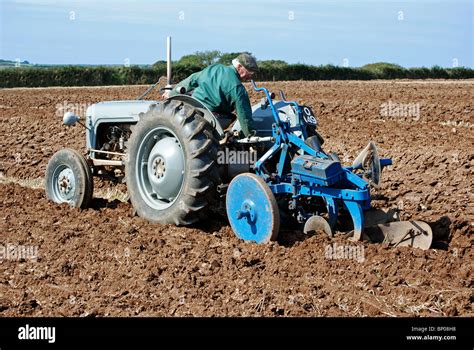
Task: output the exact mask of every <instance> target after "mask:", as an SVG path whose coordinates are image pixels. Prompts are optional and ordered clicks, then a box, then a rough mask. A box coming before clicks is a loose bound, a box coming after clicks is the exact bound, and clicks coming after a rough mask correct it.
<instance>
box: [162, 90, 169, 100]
mask: <svg viewBox="0 0 474 350" xmlns="http://www.w3.org/2000/svg"><path fill="white" fill-rule="evenodd" d="M161 98H162V99H163V100H166V99H168V98H170V91H169V90H165V92H164V93H163V95H161Z"/></svg>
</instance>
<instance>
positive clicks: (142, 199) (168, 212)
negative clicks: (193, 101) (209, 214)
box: [125, 100, 219, 225]
mask: <svg viewBox="0 0 474 350" xmlns="http://www.w3.org/2000/svg"><path fill="white" fill-rule="evenodd" d="M218 146H219V142H218V141H217V139H216V137H215V130H214V129H213V128H212V126H211V125H210V124H209V123H208V122H207V121H206V120H205V119H204V118H203V117H202V115H201V114H200V112H199V111H198V110H197V109H195V108H194V107H192V106H189V105H187V104H185V103H183V102H181V101H173V100H168V101H165V102H163V103H160V104H156V105H153V106H151V107H150V109H149V110H148V112H146V113H145V114H144V115H142V116H141V119H140V121H139V122H138V123H137V124H136V125H135V126H134V127H133V128H132V134H131V137H130V139H129V141H128V143H127V157H126V160H125V180H126V183H127V189H128V192H129V195H130V200H131V202H132V205H133V207H134V208H135V210H136V211H137V213H138V215H139V216H141V217H143V218H145V219H147V220H148V221H151V222H157V223H162V224H176V225H189V224H192V223H194V222H196V221H198V220H199V219H200V218H202V217H204V215H205V213H206V211H207V209H209V207H210V204H211V203H212V202H213V200H214V198H215V191H216V188H217V185H218V184H219V175H218V171H217V164H216V159H217V149H218Z"/></svg>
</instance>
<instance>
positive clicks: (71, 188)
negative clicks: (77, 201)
mask: <svg viewBox="0 0 474 350" xmlns="http://www.w3.org/2000/svg"><path fill="white" fill-rule="evenodd" d="M51 185H52V193H53V196H54V198H53V199H54V201H55V202H58V203H67V202H70V201H72V199H73V197H74V193H75V192H76V177H75V176H74V172H73V171H72V169H71V168H70V167H68V166H66V165H60V166H58V167H57V168H56V169H55V170H54V173H53V181H52V182H51Z"/></svg>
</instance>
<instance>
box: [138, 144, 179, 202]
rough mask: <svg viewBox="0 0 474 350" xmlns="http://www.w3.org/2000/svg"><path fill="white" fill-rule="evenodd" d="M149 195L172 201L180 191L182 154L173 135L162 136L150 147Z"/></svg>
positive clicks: (148, 162)
mask: <svg viewBox="0 0 474 350" xmlns="http://www.w3.org/2000/svg"><path fill="white" fill-rule="evenodd" d="M147 164H148V166H147V170H146V172H147V175H148V176H147V177H148V179H147V182H148V183H149V186H150V187H151V188H150V192H149V193H150V196H151V197H155V198H156V199H157V200H165V201H166V202H172V201H174V199H175V198H176V197H177V196H178V194H179V192H180V191H181V187H182V184H183V178H184V155H183V150H182V149H181V145H180V144H179V142H178V140H177V139H176V138H174V137H168V136H166V137H163V138H162V139H161V140H159V141H158V142H157V143H156V144H155V145H154V146H153V148H152V149H151V151H150V153H149V155H148V161H147Z"/></svg>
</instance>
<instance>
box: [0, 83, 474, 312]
mask: <svg viewBox="0 0 474 350" xmlns="http://www.w3.org/2000/svg"><path fill="white" fill-rule="evenodd" d="M263 85H265V86H267V87H268V88H269V89H270V90H273V91H275V92H277V91H278V89H283V90H284V91H285V92H286V96H287V98H288V99H297V100H298V101H300V102H302V103H304V104H307V105H309V106H311V107H312V108H313V110H314V112H315V113H316V115H317V118H318V122H319V130H320V132H321V134H322V135H323V136H324V138H325V140H326V142H325V144H324V146H323V147H324V149H325V150H327V151H335V152H337V153H338V155H339V157H340V158H341V160H342V161H343V162H344V163H345V164H350V163H351V162H352V160H353V159H354V157H355V156H356V155H357V154H358V153H359V151H361V150H362V149H363V148H364V147H365V145H366V144H367V143H368V142H369V141H370V140H373V141H375V143H376V144H377V145H378V147H379V149H380V153H381V156H382V157H391V158H392V159H393V163H394V165H393V166H392V167H389V168H386V169H385V171H384V174H383V184H382V188H381V189H380V190H378V191H375V192H374V193H373V197H374V202H373V203H374V205H375V206H376V207H385V208H386V207H392V208H398V209H399V210H400V214H401V219H402V220H409V219H418V220H424V221H426V222H428V223H429V224H430V225H431V226H432V228H433V231H434V234H435V236H436V237H437V241H436V242H435V243H434V248H433V249H430V250H428V251H422V250H419V249H410V248H403V247H399V248H393V249H390V248H388V247H386V246H384V245H380V244H377V245H376V244H372V245H371V244H367V243H352V242H348V241H346V240H345V239H344V238H343V237H340V236H339V237H335V238H334V239H332V240H330V239H329V238H327V237H324V236H322V235H313V236H305V235H304V234H302V233H300V232H293V231H289V230H282V231H281V232H280V236H279V239H278V241H277V242H273V243H271V244H266V245H256V244H253V243H245V242H243V241H240V240H239V239H237V238H236V237H235V236H234V234H233V232H232V230H231V229H230V227H229V225H228V224H227V222H226V221H225V219H223V218H217V217H216V218H213V217H210V218H209V220H208V221H207V222H203V223H201V224H199V225H197V226H194V227H190V228H183V227H179V228H178V227H174V226H169V225H156V224H155V225H152V224H149V223H147V222H146V221H144V220H142V219H140V218H139V217H136V216H134V215H133V210H132V207H131V205H130V204H129V203H128V202H127V201H126V195H125V193H124V192H125V191H126V187H125V186H124V185H120V186H118V187H117V188H115V187H114V186H113V184H110V183H105V182H99V181H96V183H95V185H96V188H95V191H96V196H97V198H95V199H94V201H93V204H92V208H90V209H87V210H79V209H72V208H70V207H69V206H67V205H56V204H53V203H51V202H49V201H48V200H46V198H45V194H44V191H43V189H42V188H41V186H42V177H44V173H45V167H46V164H47V162H48V159H49V158H50V157H51V156H52V155H53V153H54V152H56V151H58V150H60V149H61V148H63V147H70V148H75V149H77V150H79V151H81V152H83V151H84V149H85V137H84V129H83V128H82V127H81V126H79V125H76V126H74V127H70V128H67V127H65V126H63V125H62V123H61V122H62V113H63V112H64V110H61V108H63V107H68V105H69V107H71V106H72V107H74V108H75V110H76V111H78V112H82V113H84V111H85V108H86V107H87V105H88V104H91V103H95V102H99V101H104V100H119V99H133V98H136V97H137V96H138V95H140V93H141V92H143V91H144V89H145V88H146V87H145V86H124V87H84V88H41V89H36V88H32V89H3V90H0V135H1V138H0V142H1V146H2V147H1V148H0V198H1V202H0V315H2V316H60V315H64V316H88V315H93V316H108V315H110V316H135V315H138V316H259V315H262V316H277V315H278V316H280V315H282V316H392V315H397V316H413V315H422V316H473V315H474V310H473V302H474V294H473V276H472V271H473V261H474V259H473V258H474V257H473V253H474V251H473V248H472V245H473V235H472V232H473V220H474V204H473V197H474V195H473V194H474V188H473V182H474V181H473V179H474V176H473V170H474V146H473V145H474V103H473V101H474V81H472V80H471V81H469V80H466V81H371V82H359V81H324V82H278V83H266V84H263ZM247 88H248V89H250V87H249V86H247ZM250 97H251V100H252V102H253V103H256V102H258V101H259V99H260V97H261V96H260V95H257V94H256V93H254V92H251V93H250ZM153 98H155V99H158V98H159V95H158V94H157V93H155V94H154V95H152V96H151V97H150V99H153ZM99 197H100V198H99ZM124 199H125V200H124Z"/></svg>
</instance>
